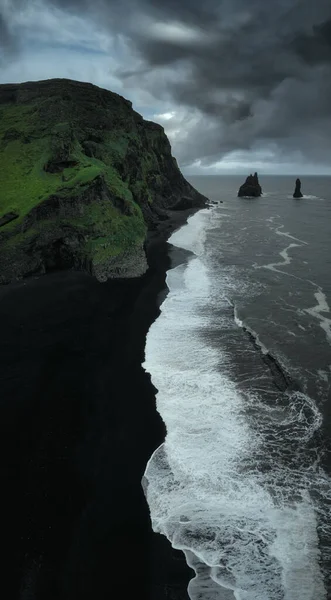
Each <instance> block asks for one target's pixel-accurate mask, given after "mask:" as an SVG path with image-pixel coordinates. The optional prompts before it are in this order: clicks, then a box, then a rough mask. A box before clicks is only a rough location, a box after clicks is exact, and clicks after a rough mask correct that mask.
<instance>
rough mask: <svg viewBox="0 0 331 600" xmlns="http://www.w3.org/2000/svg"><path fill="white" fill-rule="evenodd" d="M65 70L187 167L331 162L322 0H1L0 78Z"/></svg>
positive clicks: (328, 10)
mask: <svg viewBox="0 0 331 600" xmlns="http://www.w3.org/2000/svg"><path fill="white" fill-rule="evenodd" d="M51 77H68V78H71V79H78V80H80V81H90V82H92V83H95V84H97V85H99V86H102V87H105V88H107V89H110V90H112V91H114V92H117V93H120V94H121V95H123V96H125V97H126V98H129V99H130V100H131V101H132V102H133V106H134V108H135V109H136V110H137V111H138V112H140V113H141V114H142V115H143V116H144V117H145V118H148V119H151V120H154V121H157V122H159V123H161V124H162V125H163V126H164V128H165V131H166V133H167V135H168V137H169V138H170V141H171V144H172V147H173V153H174V154H175V156H176V157H177V159H178V161H179V163H180V165H181V166H182V168H183V169H184V172H186V173H201V174H209V173H232V172H240V173H246V172H247V171H249V172H251V171H254V170H258V171H259V172H260V173H264V174H266V173H284V174H286V173H291V174H307V173H316V174H318V173H325V174H327V173H328V174H331V0H0V83H7V82H21V81H27V80H38V79H48V78H51Z"/></svg>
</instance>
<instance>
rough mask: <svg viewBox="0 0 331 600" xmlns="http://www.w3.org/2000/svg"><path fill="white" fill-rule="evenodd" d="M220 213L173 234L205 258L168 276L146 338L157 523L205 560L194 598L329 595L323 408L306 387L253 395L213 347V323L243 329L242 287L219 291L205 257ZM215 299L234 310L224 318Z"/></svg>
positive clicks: (275, 599)
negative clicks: (160, 440)
mask: <svg viewBox="0 0 331 600" xmlns="http://www.w3.org/2000/svg"><path fill="white" fill-rule="evenodd" d="M211 218H212V214H211V212H210V213H209V214H208V216H207V215H206V213H205V211H202V212H200V213H197V214H196V215H194V216H193V217H192V218H191V219H190V220H189V222H188V224H187V225H186V226H185V227H184V228H182V229H181V230H180V231H178V232H176V233H175V234H174V235H173V236H172V238H171V242H172V243H175V244H176V245H179V246H182V247H184V248H186V249H188V250H191V251H193V252H194V253H195V254H196V257H195V258H193V259H191V260H190V261H189V263H188V264H186V265H181V266H179V267H177V268H175V269H173V270H172V271H170V272H168V275H167V284H168V287H169V294H168V296H167V298H166V299H165V301H164V303H163V305H162V308H161V314H160V316H159V318H158V319H157V320H156V321H155V322H154V324H153V325H152V327H151V329H150V331H149V333H148V336H147V342H146V350H145V357H146V358H145V363H144V367H145V369H146V370H147V371H149V372H150V373H151V375H152V381H153V383H154V385H155V386H156V388H157V389H158V393H157V409H158V411H159V412H160V414H161V416H162V418H163V420H164V422H165V424H166V428H167V436H166V440H165V443H164V444H162V446H160V447H159V448H158V449H157V450H156V451H155V452H154V454H153V456H152V457H151V459H150V460H149V462H148V465H147V468H146V472H145V476H144V481H143V485H144V489H145V492H146V496H147V499H148V503H149V506H150V511H151V518H152V524H153V528H154V530H155V531H157V532H160V533H162V534H164V535H166V536H167V537H168V539H169V540H170V541H171V543H172V545H173V546H174V547H175V548H179V549H182V550H183V551H184V552H185V555H186V558H187V561H188V563H189V564H190V565H191V566H192V567H193V568H194V570H195V572H196V577H195V578H194V579H193V580H192V581H191V583H190V585H189V594H190V597H191V598H192V600H198V599H199V600H220V598H222V600H223V599H224V600H225V599H228V600H230V599H235V600H298V599H299V598H300V600H323V599H325V598H326V591H325V587H324V583H323V577H322V573H321V570H320V568H319V560H320V553H319V548H318V538H317V518H322V517H323V518H324V516H325V515H324V512H323V509H322V508H321V507H320V505H319V504H318V503H317V501H316V500H312V497H311V496H310V493H309V492H310V490H311V489H312V488H313V489H314V490H319V492H318V493H319V494H322V492H321V491H320V490H321V489H322V490H324V492H323V493H325V494H329V495H330V489H331V486H330V482H329V481H328V480H327V478H326V476H325V475H324V474H323V473H322V472H321V470H320V469H319V468H318V465H317V464H316V453H315V450H314V448H313V447H312V448H310V446H307V442H308V441H310V440H312V439H313V437H314V434H315V432H316V431H317V430H318V428H319V427H320V425H321V420H322V419H321V414H320V412H319V410H318V408H317V406H316V404H315V403H314V402H313V400H312V399H311V398H309V397H308V396H307V395H305V394H302V393H298V392H296V393H288V394H282V395H281V394H279V397H278V399H277V398H276V399H275V401H274V402H273V403H270V402H265V400H264V398H263V396H261V395H259V394H258V393H257V392H256V391H253V386H252V391H251V392H249V393H247V391H246V392H245V393H243V392H242V391H241V389H240V386H239V385H238V384H236V383H235V381H234V380H233V379H232V378H231V376H230V375H229V370H228V365H229V360H230V358H229V356H228V355H227V352H226V350H225V349H222V347H221V348H215V347H213V346H212V345H211V344H210V342H209V337H208V333H209V331H210V329H211V328H212V330H213V331H215V329H216V331H217V328H219V331H220V333H221V332H223V333H224V331H225V330H226V329H227V328H229V329H230V328H231V327H233V326H234V325H233V314H231V311H229V308H227V310H226V307H228V303H229V301H228V295H227V291H226V290H227V289H230V288H231V285H233V286H234V285H235V280H234V281H232V282H230V281H228V280H227V279H225V280H224V287H225V288H226V289H225V291H224V292H221V291H220V290H222V287H223V286H222V283H223V281H222V283H221V282H220V281H218V282H217V288H216V289H215V288H214V281H215V278H214V277H213V273H211V272H210V268H212V267H211V266H210V264H209V263H208V261H207V263H206V262H205V258H206V257H205V254H204V244H205V240H206V236H205V232H206V228H207V227H208V223H209V222H211V221H210V219H211ZM294 245H296V244H291V245H290V246H289V247H287V248H286V249H285V250H284V251H283V253H282V257H283V259H284V261H285V262H286V261H287V260H289V257H288V254H287V251H288V250H289V249H290V248H291V247H293V246H294ZM282 264H283V263H282ZM226 277H229V279H231V275H230V272H229V271H228V272H227V276H226ZM214 298H217V301H218V309H220V307H221V308H222V307H223V308H224V310H222V311H221V313H222V315H223V316H220V310H219V311H218V313H217V314H218V316H217V319H216V320H215V318H213V319H212V316H211V313H210V310H209V307H210V305H211V304H213V299H214ZM320 300H321V299H320ZM319 306H321V304H319ZM318 314H320V312H319V313H318ZM235 319H236V323H237V324H238V325H239V326H241V327H242V326H243V323H242V321H241V320H240V319H239V318H238V315H237V314H236V313H235ZM231 322H232V325H231ZM323 486H324V487H323ZM316 493H317V492H316ZM323 522H324V523H325V527H327V526H328V525H327V522H328V521H327V519H324V521H323ZM222 590H223V591H222Z"/></svg>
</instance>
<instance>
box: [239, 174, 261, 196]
mask: <svg viewBox="0 0 331 600" xmlns="http://www.w3.org/2000/svg"><path fill="white" fill-rule="evenodd" d="M261 195H262V188H261V186H260V183H259V178H258V175H257V173H256V172H255V173H254V175H252V174H251V175H249V176H248V177H247V179H246V181H245V183H243V185H241V186H240V188H239V192H238V196H239V197H243V196H248V197H251V198H258V197H259V196H261Z"/></svg>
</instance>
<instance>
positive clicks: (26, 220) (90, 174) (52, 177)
mask: <svg viewBox="0 0 331 600" xmlns="http://www.w3.org/2000/svg"><path fill="white" fill-rule="evenodd" d="M4 87H6V86H0V163H1V169H0V218H1V217H2V216H3V215H4V214H6V213H8V212H11V211H15V212H17V213H18V215H19V217H18V218H17V219H15V220H13V221H11V222H8V223H7V224H5V225H3V226H2V227H1V228H0V244H1V250H2V255H3V257H4V256H5V254H6V253H9V254H10V256H13V255H14V254H15V248H16V250H17V252H19V253H20V256H23V255H24V253H25V252H26V249H27V247H28V246H27V245H29V244H30V246H31V244H36V246H37V248H38V253H39V254H40V256H41V259H40V260H42V257H43V255H45V256H46V255H47V256H48V254H49V252H50V251H51V250H50V248H52V244H56V243H58V242H59V241H60V242H61V243H63V244H64V245H65V244H67V246H66V248H67V247H68V252H69V250H70V243H69V242H68V239H69V238H70V235H71V236H72V239H75V240H76V241H77V240H78V241H77V244H76V246H78V249H77V247H76V246H75V250H74V252H75V256H74V259H75V261H76V262H75V261H74V264H76V263H79V264H80V263H81V262H82V261H83V260H85V259H87V260H89V261H91V262H92V264H100V263H103V262H106V261H107V260H108V259H109V258H112V257H115V256H119V255H122V254H125V253H126V252H131V253H134V251H135V248H141V247H142V244H143V242H144V239H145V236H146V230H147V226H146V223H145V221H144V217H143V213H144V209H146V210H147V214H148V210H150V208H149V207H150V206H151V205H152V204H153V202H154V199H155V197H157V195H158V194H161V195H162V191H163V188H164V187H165V186H168V187H167V190H169V181H167V178H168V179H169V176H168V174H167V173H165V170H164V160H166V161H168V165H173V162H172V158H171V151H170V145H169V143H168V140H167V138H166V137H165V135H164V133H163V130H162V128H160V127H159V126H156V125H154V124H152V123H146V122H144V121H143V120H142V118H141V117H140V116H139V115H138V114H137V113H135V112H134V111H133V110H132V108H131V105H130V103H129V102H127V101H126V100H124V99H123V98H121V97H120V96H117V95H116V94H113V93H111V92H108V91H106V90H101V89H100V88H96V87H94V86H92V85H89V84H80V83H78V82H70V81H66V80H50V81H49V82H37V83H35V84H22V85H21V86H16V92H15V93H16V94H17V95H16V97H15V96H14V95H13V94H12V95H11V96H10V95H8V94H7V95H4V96H1V92H2V90H1V88H4ZM14 87H15V86H14ZM17 90H18V91H17ZM165 157H166V158H165ZM169 159H170V160H169ZM171 168H172V167H171ZM170 174H172V173H170ZM178 174H179V171H178ZM175 175H176V173H175ZM179 175H180V174H179ZM181 185H182V183H181ZM170 193H171V188H170ZM46 201H47V202H46ZM31 211H32V212H31ZM145 214H146V213H145ZM60 242H59V243H60ZM75 243H76V242H75ZM30 250H31V248H30ZM30 250H29V252H28V253H30V254H31V253H33V252H34V250H33V249H32V250H31V251H30ZM13 260H14V258H13ZM14 262H15V261H14ZM8 264H9V263H8ZM8 268H9V267H8ZM20 269H21V271H22V272H23V271H24V266H22V267H20V268H18V271H19V270H20Z"/></svg>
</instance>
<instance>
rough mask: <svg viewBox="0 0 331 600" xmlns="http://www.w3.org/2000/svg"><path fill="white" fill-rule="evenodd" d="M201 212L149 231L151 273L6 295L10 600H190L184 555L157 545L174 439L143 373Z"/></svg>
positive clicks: (1, 380) (35, 283) (56, 276)
mask: <svg viewBox="0 0 331 600" xmlns="http://www.w3.org/2000/svg"><path fill="white" fill-rule="evenodd" d="M194 212H196V209H195V210H194V209H193V210H186V211H181V212H176V213H174V214H172V215H171V217H170V219H168V220H167V221H163V222H161V223H160V225H159V227H158V229H157V230H156V231H154V232H151V233H150V235H149V236H148V239H147V243H146V251H147V256H148V261H149V269H148V271H147V273H146V274H145V275H143V276H142V277H140V278H137V279H131V280H109V281H107V282H106V283H98V282H97V281H96V280H95V279H94V278H92V277H90V276H89V275H87V274H84V273H78V272H70V271H64V272H54V273H50V274H47V275H43V276H41V277H34V278H30V279H26V280H22V281H20V282H18V283H15V284H11V285H8V286H5V287H3V288H2V289H1V290H0V311H1V315H2V344H1V356H0V358H1V363H0V364H1V367H0V384H1V399H2V402H1V418H0V423H1V425H0V428H1V444H2V453H1V457H2V458H1V463H2V464H1V472H2V481H3V495H2V499H1V508H2V511H1V512H2V515H4V518H3V522H2V529H3V544H4V547H5V548H6V562H5V563H4V564H3V565H2V567H3V568H2V583H3V588H7V589H9V590H11V595H10V596H9V595H7V597H8V599H9V600H10V599H11V598H12V599H13V600H14V599H20V600H21V599H22V600H27V599H29V600H32V599H33V600H39V598H40V599H45V598H47V600H60V599H61V600H62V599H63V600H64V599H65V600H69V599H70V600H74V599H76V598H77V600H78V598H79V599H82V600H83V599H85V598H86V599H88V598H95V597H97V598H98V599H102V598H109V595H110V594H111V591H112V589H113V588H114V587H116V588H120V589H121V597H124V598H132V597H133V595H135V594H137V591H138V590H139V592H142V594H143V596H144V597H145V598H151V599H153V600H154V599H155V600H156V599H158V600H162V598H164V599H165V598H169V597H171V598H173V599H178V600H179V599H180V600H185V598H187V592H186V590H187V584H188V581H189V579H190V578H191V572H190V569H189V568H188V566H187V565H186V562H185V558H184V555H183V554H182V553H181V552H178V551H175V550H173V549H172V548H171V546H170V544H169V542H168V541H167V540H166V538H164V537H163V536H161V535H159V534H155V533H153V532H152V529H151V525H150V518H149V510H148V506H147V503H146V500H145V497H144V493H143V489H142V486H141V478H142V476H143V473H144V470H145V467H146V464H147V461H148V460H149V458H150V456H151V454H152V453H153V451H154V450H155V449H156V448H157V447H158V446H159V445H160V444H161V443H162V442H163V440H164V436H165V426H164V423H163V422H162V419H161V417H160V416H159V414H158V413H157V411H156V407H155V388H154V387H153V385H152V383H151V381H150V376H149V374H147V373H146V372H145V371H144V370H143V368H142V366H141V363H142V362H143V359H144V347H145V339H146V334H147V332H148V329H149V327H150V325H151V323H152V322H153V321H154V320H155V319H156V318H157V316H158V314H159V306H160V303H161V302H162V300H163V298H164V297H165V294H166V284H165V277H166V271H167V270H168V269H169V268H170V267H171V266H174V264H179V263H180V262H182V260H183V258H184V256H187V254H185V253H184V254H183V253H182V251H180V250H179V251H178V252H177V249H176V250H172V252H171V258H170V254H169V250H170V249H171V248H172V247H171V245H170V244H168V243H167V239H168V238H169V236H170V235H171V234H172V233H173V232H174V231H175V230H176V229H178V228H179V227H181V226H182V225H183V224H184V223H185V222H186V220H187V218H188V216H190V215H191V214H193V213H194Z"/></svg>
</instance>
